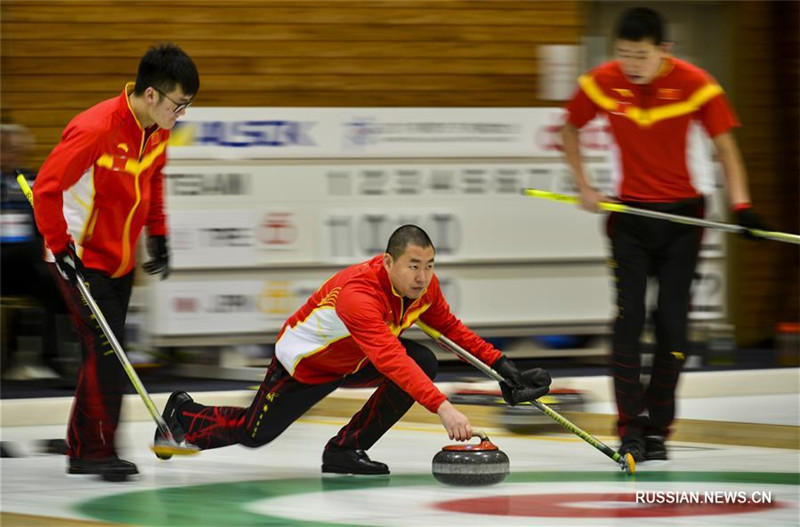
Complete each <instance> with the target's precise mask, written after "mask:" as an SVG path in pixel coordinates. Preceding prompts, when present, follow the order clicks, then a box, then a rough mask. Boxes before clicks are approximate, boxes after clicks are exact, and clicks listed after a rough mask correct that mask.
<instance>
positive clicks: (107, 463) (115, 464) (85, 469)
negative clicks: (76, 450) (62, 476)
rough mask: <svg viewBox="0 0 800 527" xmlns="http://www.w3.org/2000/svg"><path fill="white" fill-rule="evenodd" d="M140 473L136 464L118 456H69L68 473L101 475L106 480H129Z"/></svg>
mask: <svg viewBox="0 0 800 527" xmlns="http://www.w3.org/2000/svg"><path fill="white" fill-rule="evenodd" d="M138 473H139V470H138V469H137V468H136V465H134V464H133V463H131V462H130V461H125V460H124V459H120V458H118V457H117V456H113V457H106V458H102V459H81V458H76V457H71V458H69V468H67V474H72V475H91V474H96V475H98V476H101V477H102V478H103V479H104V480H106V481H127V480H128V479H129V478H130V477H131V476H135V475H137V474H138Z"/></svg>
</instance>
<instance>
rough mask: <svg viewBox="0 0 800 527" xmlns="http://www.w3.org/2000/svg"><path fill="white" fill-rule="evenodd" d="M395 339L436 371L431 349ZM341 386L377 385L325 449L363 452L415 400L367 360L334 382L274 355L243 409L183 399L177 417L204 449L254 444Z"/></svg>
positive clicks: (425, 366) (432, 372) (430, 372)
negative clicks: (304, 377)
mask: <svg viewBox="0 0 800 527" xmlns="http://www.w3.org/2000/svg"><path fill="white" fill-rule="evenodd" d="M400 342H401V343H402V344H403V346H404V347H405V349H406V353H407V354H408V356H409V357H410V358H411V359H413V360H414V361H415V362H416V363H417V364H418V365H419V366H420V367H421V368H422V370H423V371H424V372H425V374H426V375H428V377H430V378H431V379H433V378H434V377H435V376H436V372H437V370H438V363H437V361H436V357H435V356H434V355H433V352H431V351H430V350H429V349H428V348H427V347H425V346H423V345H421V344H417V343H416V342H414V341H412V340H408V339H402V338H401V339H400ZM340 387H344V388H366V387H376V388H377V389H376V390H375V392H373V394H372V396H371V397H370V398H369V399H368V400H367V402H366V403H365V404H364V406H363V407H362V408H361V410H359V411H358V412H357V413H356V414H355V415H354V416H353V417H352V418H351V419H350V422H348V423H347V425H345V426H344V427H343V428H342V429H341V430H339V433H338V434H337V435H336V436H335V437H333V438H331V439H330V440H329V441H328V445H327V446H326V448H328V447H331V446H332V447H339V448H344V449H353V450H358V449H361V450H367V449H369V448H370V447H371V446H372V445H374V444H375V442H376V441H378V439H380V438H381V436H383V434H385V433H386V432H387V431H388V430H389V429H390V428H391V427H392V426H393V425H394V424H395V423H396V422H397V421H398V420H400V418H401V417H403V415H404V414H405V413H406V412H407V411H408V409H409V408H411V406H412V405H413V404H414V399H413V398H412V397H411V396H410V395H408V394H407V393H406V392H405V391H404V390H402V389H401V388H400V387H399V386H397V385H396V384H395V383H394V382H392V381H390V380H389V379H388V378H386V377H385V376H384V375H383V374H381V373H380V372H379V371H378V370H377V369H376V368H375V366H373V365H372V364H369V365H367V366H366V367H364V368H363V369H361V370H359V371H358V372H356V373H354V374H352V375H347V376H345V377H343V378H342V379H339V380H336V381H332V382H327V383H324V384H305V383H302V382H299V381H297V380H295V379H294V378H292V376H291V375H289V373H288V372H287V371H286V369H285V368H284V367H283V366H282V365H281V363H280V362H279V361H278V360H277V359H276V358H273V359H272V363H271V364H270V366H269V368H268V369H267V374H266V376H265V377H264V381H263V382H262V383H261V386H260V387H259V389H258V393H256V396H255V397H254V398H253V402H252V403H251V404H250V406H249V407H248V408H240V407H231V406H204V405H202V404H198V403H196V402H188V403H185V404H183V405H182V406H181V408H180V411H179V412H178V421H179V422H180V423H181V426H182V428H183V430H184V431H185V434H186V441H187V442H189V443H192V444H194V445H197V446H198V447H200V448H201V449H203V450H207V449H212V448H219V447H223V446H227V445H233V444H240V445H244V446H247V447H252V448H255V447H259V446H262V445H265V444H267V443H269V442H270V441H272V440H273V439H275V438H277V437H278V436H279V435H280V434H281V433H283V431H284V430H286V429H287V428H288V427H289V425H291V424H292V423H293V422H295V421H296V420H297V419H299V418H300V417H301V416H302V415H303V414H305V413H306V412H307V411H308V410H309V409H310V408H311V407H312V406H314V405H315V404H317V403H318V402H319V401H321V400H322V399H323V398H324V397H325V396H326V395H328V394H330V393H331V392H333V391H334V390H336V389H337V388H340Z"/></svg>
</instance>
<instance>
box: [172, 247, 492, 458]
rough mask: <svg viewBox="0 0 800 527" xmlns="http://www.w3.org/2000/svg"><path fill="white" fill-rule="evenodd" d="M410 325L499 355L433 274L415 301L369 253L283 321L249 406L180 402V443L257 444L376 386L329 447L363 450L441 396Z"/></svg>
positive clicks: (485, 356) (432, 365)
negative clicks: (335, 396)
mask: <svg viewBox="0 0 800 527" xmlns="http://www.w3.org/2000/svg"><path fill="white" fill-rule="evenodd" d="M417 320H422V321H423V322H425V323H426V324H428V325H430V326H432V327H434V328H436V329H437V330H439V331H442V332H443V333H445V334H447V335H448V336H449V337H450V338H451V339H452V340H454V341H455V342H457V343H458V344H460V345H461V346H463V347H464V348H466V349H468V350H470V351H471V352H472V353H474V354H475V356H477V357H478V358H479V359H480V360H482V361H483V362H485V363H487V364H494V363H495V361H497V360H498V359H499V358H500V357H501V356H502V355H501V353H500V352H499V351H498V350H496V349H495V348H494V347H493V346H492V345H490V344H489V343H487V342H486V341H484V340H483V339H481V338H480V337H478V336H477V335H475V334H474V333H473V332H472V331H470V330H469V329H468V328H467V327H466V326H464V324H462V323H461V321H459V320H458V319H457V318H456V317H455V316H454V315H453V314H452V313H451V312H450V308H449V306H448V305H447V302H446V301H445V299H444V297H443V296H442V292H441V289H440V287H439V281H438V279H437V278H436V277H435V276H434V277H433V279H432V280H431V282H430V284H429V286H428V288H427V289H426V290H425V291H424V292H423V294H422V295H420V297H419V298H418V299H416V300H413V301H412V300H409V299H407V298H403V297H402V296H400V295H399V294H398V293H397V292H396V291H395V290H394V288H393V287H392V284H391V281H390V279H389V275H388V273H387V271H386V269H385V268H384V266H383V256H382V255H381V256H376V257H374V258H372V259H371V260H368V261H366V262H363V263H360V264H356V265H354V266H351V267H348V268H347V269H344V270H342V271H340V272H339V273H337V274H335V275H334V276H333V277H331V278H330V279H329V280H328V281H327V282H325V283H324V284H323V285H322V286H321V287H320V288H319V289H318V290H317V291H316V292H315V293H314V294H313V295H312V296H311V298H309V300H308V302H306V304H305V305H304V306H303V307H301V308H300V309H299V310H298V311H297V312H296V313H295V314H294V315H292V317H291V318H289V320H288V321H287V322H286V323H285V324H284V326H283V328H282V329H281V331H280V334H279V336H278V340H277V342H276V344H275V357H274V358H273V360H272V363H271V365H270V367H269V369H268V370H267V374H266V377H265V378H264V382H263V383H262V384H261V386H260V388H259V390H258V393H257V394H256V396H255V398H254V399H253V402H252V404H251V405H250V407H249V408H235V407H207V406H203V405H200V404H197V403H195V402H193V401H192V402H187V403H185V404H182V406H181V407H180V411H179V412H178V421H179V423H180V425H181V428H182V429H183V430H184V431H185V439H186V441H187V442H189V443H192V444H195V445H197V446H199V447H200V448H202V449H211V448H217V447H221V446H226V445H231V444H236V443H238V444H242V445H245V446H249V447H256V446H260V445H264V444H266V443H268V442H270V441H272V440H273V439H275V438H276V437H278V436H279V435H280V434H281V433H282V432H283V431H284V430H285V429H286V428H287V427H288V426H289V425H290V424H292V423H293V422H294V421H295V420H297V419H298V418H299V417H300V416H302V415H303V414H304V413H305V412H306V411H307V410H308V409H310V408H311V407H312V406H313V405H314V404H316V403H317V402H319V401H320V400H321V399H323V398H324V397H325V396H326V395H328V394H329V393H331V392H332V391H334V390H335V389H336V388H339V387H377V389H376V390H375V392H374V393H373V395H372V396H371V397H370V398H369V400H368V401H367V403H366V404H365V405H364V407H363V408H362V409H361V410H360V411H359V412H358V413H357V414H356V415H354V416H353V417H352V419H351V420H350V422H349V423H348V424H347V425H346V426H345V427H343V428H342V429H341V430H340V431H339V433H338V434H337V435H336V437H334V438H332V439H331V440H330V441H329V442H328V446H327V447H326V448H331V447H334V448H342V449H350V450H366V449H369V448H370V447H371V446H372V445H373V444H374V443H375V442H376V441H377V440H378V439H379V438H380V437H381V436H382V435H383V434H384V433H386V431H387V430H389V428H391V427H392V425H394V423H396V422H397V421H398V420H399V419H400V418H401V417H402V416H403V415H404V414H405V413H406V411H408V409H409V408H410V407H411V405H412V404H413V403H414V401H417V402H419V403H420V404H421V405H422V406H424V407H425V408H427V409H428V410H429V411H431V412H436V411H437V409H438V408H439V405H441V404H442V402H444V401H445V400H446V396H445V395H444V394H443V393H441V392H440V391H439V390H438V388H436V386H435V385H434V384H433V381H432V379H433V377H435V375H436V371H437V362H436V359H435V357H434V355H433V353H432V352H431V351H430V350H428V349H427V348H426V347H425V346H422V345H420V344H416V343H414V342H413V341H411V340H408V339H404V338H401V337H400V336H401V335H402V334H403V332H404V331H405V330H406V329H407V328H408V327H410V326H411V325H412V324H414V322H415V321H417Z"/></svg>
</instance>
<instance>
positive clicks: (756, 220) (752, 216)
mask: <svg viewBox="0 0 800 527" xmlns="http://www.w3.org/2000/svg"><path fill="white" fill-rule="evenodd" d="M736 223H738V224H739V225H741V226H742V227H744V228H745V230H743V231H742V232H741V233H740V234H741V235H742V236H743V237H745V238H747V239H748V240H759V239H761V238H760V237H758V236H755V235H754V234H753V233H752V232H750V229H755V230H758V231H767V230H769V229H767V227H766V226H764V222H763V221H761V216H759V215H758V214H756V213H755V212H753V209H751V208H750V207H745V208H741V209H739V210H737V211H736Z"/></svg>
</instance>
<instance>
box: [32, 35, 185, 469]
mask: <svg viewBox="0 0 800 527" xmlns="http://www.w3.org/2000/svg"><path fill="white" fill-rule="evenodd" d="M199 88H200V80H199V77H198V75H197V68H196V67H195V65H194V63H193V62H192V59H191V58H189V56H188V55H187V54H186V53H184V51H183V50H181V49H180V48H179V47H178V46H175V45H173V44H163V45H159V46H154V47H152V48H151V49H150V50H148V51H147V53H146V54H145V55H144V56H143V57H142V59H141V61H140V63H139V72H138V74H137V77H136V82H135V84H134V83H129V84H127V85H126V86H125V88H124V89H123V91H122V93H121V94H120V95H119V96H118V97H115V98H113V99H109V100H107V101H104V102H101V103H99V104H97V105H95V106H93V107H92V108H89V109H88V110H86V111H85V112H83V113H81V114H79V115H78V116H77V117H75V118H74V119H73V120H72V121H71V122H70V123H69V124H68V125H67V127H66V128H65V129H64V132H63V134H62V137H61V142H60V143H59V144H58V145H57V146H56V147H55V148H54V149H53V151H52V152H51V153H50V155H49V156H48V158H47V159H46V160H45V162H44V164H43V165H42V167H41V170H40V171H39V175H38V177H37V179H36V184H35V185H34V187H33V194H34V203H35V209H34V212H35V216H36V223H37V225H38V227H39V230H40V231H41V233H42V235H43V236H44V239H45V242H46V244H47V246H48V248H49V249H50V251H51V252H52V254H53V259H54V260H55V268H56V270H57V271H58V274H59V275H60V276H61V277H62V278H63V280H59V284H60V286H61V290H62V294H63V296H64V298H65V299H66V301H67V304H68V305H69V307H70V310H71V311H72V314H73V320H74V322H75V325H76V326H77V328H78V333H79V334H80V338H81V345H82V349H83V363H82V365H81V370H80V374H79V378H78V385H77V388H76V390H75V403H74V405H73V408H72V416H71V418H70V424H69V430H68V437H67V441H68V443H69V468H68V472H69V473H70V474H98V475H101V476H102V477H103V478H104V479H107V480H124V479H127V478H128V477H129V476H131V475H134V474H138V470H137V469H136V466H135V465H134V464H133V463H130V462H128V461H125V460H122V459H119V458H118V457H117V448H116V443H115V436H116V430H117V424H118V422H119V412H120V406H121V403H122V394H123V391H124V389H125V387H126V386H127V385H128V379H127V377H126V375H125V372H124V370H123V368H122V366H121V364H120V363H119V361H118V359H117V357H116V356H115V354H114V353H113V350H112V349H111V346H110V344H109V343H108V341H107V340H106V339H105V337H104V336H103V333H102V330H101V329H100V327H99V326H98V324H97V322H96V321H95V320H94V318H93V317H92V315H91V312H90V311H89V309H88V307H87V306H86V305H85V304H84V302H83V299H82V297H81V294H80V291H79V290H78V288H77V285H76V276H77V273H78V272H80V274H81V275H82V276H83V278H84V279H85V280H86V282H87V284H88V286H89V288H90V290H91V291H92V296H93V297H94V299H95V301H96V302H97V304H98V305H99V307H100V310H101V311H102V312H103V314H104V315H105V317H106V319H107V320H108V323H109V325H110V326H111V329H112V331H113V332H114V335H115V336H116V338H117V340H118V341H119V342H120V343H121V344H123V345H124V342H125V331H124V329H125V317H126V315H127V312H128V303H129V301H130V296H131V287H132V284H133V276H134V265H135V262H134V255H135V254H136V243H137V241H138V239H139V235H140V234H141V232H142V229H143V228H144V227H145V226H146V227H147V234H148V243H147V246H148V250H149V252H150V256H151V257H152V259H151V260H150V261H149V262H147V263H145V264H144V269H145V271H147V272H148V273H151V274H158V273H160V274H161V276H162V279H163V278H166V277H167V275H168V274H169V250H168V245H167V224H166V217H165V214H164V174H163V172H162V169H163V168H164V164H165V162H166V159H167V157H166V148H167V141H168V140H169V135H170V130H171V129H172V128H173V127H174V126H175V122H176V121H177V119H178V118H179V117H181V116H182V115H183V114H184V112H185V111H186V108H188V107H189V105H190V104H192V101H193V100H194V97H195V95H196V94H197V91H198V89H199Z"/></svg>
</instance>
